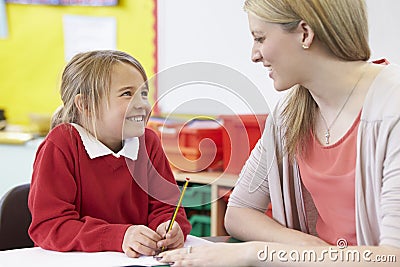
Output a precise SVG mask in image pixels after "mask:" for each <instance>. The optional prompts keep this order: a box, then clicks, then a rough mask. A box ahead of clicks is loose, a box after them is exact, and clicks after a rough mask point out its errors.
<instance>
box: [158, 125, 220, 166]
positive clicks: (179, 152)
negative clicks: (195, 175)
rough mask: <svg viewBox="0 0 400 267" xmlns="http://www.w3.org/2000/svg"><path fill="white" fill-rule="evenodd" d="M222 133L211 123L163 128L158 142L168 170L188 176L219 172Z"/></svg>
mask: <svg viewBox="0 0 400 267" xmlns="http://www.w3.org/2000/svg"><path fill="white" fill-rule="evenodd" d="M222 129H223V128H222V125H221V124H220V123H219V122H217V121H214V120H192V121H190V122H189V123H186V124H183V125H180V126H176V125H175V126H168V125H164V126H163V127H162V128H161V130H160V138H161V143H162V145H163V148H164V151H165V154H166V155H167V158H168V161H169V162H170V164H171V166H172V167H174V168H177V169H179V170H182V171H187V172H199V171H203V170H222Z"/></svg>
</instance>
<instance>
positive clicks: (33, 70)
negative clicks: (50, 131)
mask: <svg viewBox="0 0 400 267" xmlns="http://www.w3.org/2000/svg"><path fill="white" fill-rule="evenodd" d="M154 1H155V0H119V1H118V5H117V6H113V7H87V6H62V7H61V6H50V5H21V4H12V3H7V4H6V12H7V17H8V25H9V37H8V38H6V39H0V73H1V79H0V108H3V109H5V110H6V117H7V123H8V124H23V125H28V124H29V122H30V121H29V116H28V114H29V113H50V114H51V113H53V112H54V110H55V109H56V108H57V107H58V106H59V105H60V104H61V98H60V95H59V85H60V79H61V72H62V70H63V68H64V66H65V65H66V62H65V59H64V58H65V57H64V35H63V24H62V18H63V15H83V16H99V17H115V18H116V20H117V49H118V50H122V51H125V52H127V53H129V54H131V55H132V56H134V57H136V58H137V59H138V60H139V61H140V62H141V63H142V64H143V66H144V68H145V70H146V72H147V74H148V76H149V77H151V76H152V75H153V74H154V71H153V69H154V66H155V58H154V54H155V53H154V51H155V46H154V39H155V32H154V21H155V18H154V16H153V12H154V10H153V9H154V6H155V5H154Z"/></svg>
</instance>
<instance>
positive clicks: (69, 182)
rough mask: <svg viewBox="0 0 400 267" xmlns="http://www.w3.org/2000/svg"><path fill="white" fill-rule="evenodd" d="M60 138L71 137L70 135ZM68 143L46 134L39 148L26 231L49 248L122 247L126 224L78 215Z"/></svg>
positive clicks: (73, 170) (111, 249)
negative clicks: (55, 139)
mask: <svg viewBox="0 0 400 267" xmlns="http://www.w3.org/2000/svg"><path fill="white" fill-rule="evenodd" d="M68 135H69V133H68ZM60 138H65V139H67V140H68V139H69V140H71V136H59V139H60ZM67 143H68V144H69V145H67ZM71 143H73V142H71V141H66V142H61V147H60V144H57V145H56V144H55V143H54V142H52V140H50V139H49V138H46V140H45V141H44V142H43V143H42V144H41V146H40V147H39V149H38V152H37V154H36V159H35V162H34V167H33V169H34V170H33V175H32V183H31V190H30V194H29V200H28V205H29V209H30V211H31V213H32V223H31V226H30V228H29V235H30V236H31V238H32V240H33V241H34V243H35V244H36V245H38V246H40V247H42V248H45V249H50V250H57V251H87V252H94V251H122V247H121V244H122V240H123V237H124V234H125V231H126V229H127V228H128V227H129V225H123V224H109V223H107V222H106V221H103V220H100V219H96V218H92V217H82V218H81V217H80V215H79V207H78V206H79V204H77V203H79V200H77V199H76V198H77V196H78V194H77V190H79V189H78V188H79V187H78V185H77V183H78V181H77V180H76V178H75V177H76V175H75V173H74V172H75V171H76V170H75V169H74V165H75V164H74V161H76V160H79V159H77V156H76V152H74V151H73V145H71ZM75 149H76V148H75ZM74 153H75V155H74Z"/></svg>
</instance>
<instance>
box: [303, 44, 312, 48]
mask: <svg viewBox="0 0 400 267" xmlns="http://www.w3.org/2000/svg"><path fill="white" fill-rule="evenodd" d="M301 47H303V49H308V48H310V47H309V46H308V45H306V44H302V45H301Z"/></svg>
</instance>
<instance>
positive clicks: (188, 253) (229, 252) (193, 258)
mask: <svg viewBox="0 0 400 267" xmlns="http://www.w3.org/2000/svg"><path fill="white" fill-rule="evenodd" d="M243 244H245V243H243ZM243 248H245V247H243ZM243 252H244V251H242V244H228V243H215V244H210V245H207V246H198V247H186V248H181V249H175V250H169V251H165V252H162V253H160V254H159V255H158V256H159V257H161V259H160V260H159V261H160V262H162V263H173V264H174V265H173V266H174V267H175V266H230V267H232V266H245V265H246V263H245V261H246V259H245V256H244V254H245V253H243Z"/></svg>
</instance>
